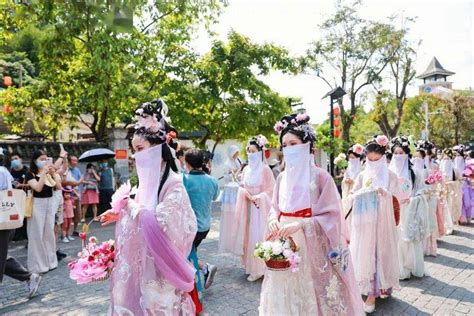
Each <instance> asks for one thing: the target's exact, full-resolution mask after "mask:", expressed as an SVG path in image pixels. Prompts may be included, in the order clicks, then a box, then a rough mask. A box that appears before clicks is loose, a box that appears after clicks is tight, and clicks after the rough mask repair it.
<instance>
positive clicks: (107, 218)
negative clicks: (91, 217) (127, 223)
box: [99, 210, 119, 226]
mask: <svg viewBox="0 0 474 316" xmlns="http://www.w3.org/2000/svg"><path fill="white" fill-rule="evenodd" d="M118 218H119V214H117V213H115V212H114V211H112V210H108V211H106V212H105V213H103V214H102V215H100V216H99V220H100V222H101V223H102V226H106V225H109V224H112V223H114V222H116V221H118Z"/></svg>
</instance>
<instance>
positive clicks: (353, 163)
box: [341, 158, 362, 229]
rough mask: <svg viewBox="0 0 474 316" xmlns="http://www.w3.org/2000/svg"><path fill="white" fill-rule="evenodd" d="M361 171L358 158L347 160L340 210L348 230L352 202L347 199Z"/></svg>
mask: <svg viewBox="0 0 474 316" xmlns="http://www.w3.org/2000/svg"><path fill="white" fill-rule="evenodd" d="M361 170H362V166H361V162H360V158H353V159H349V165H348V167H347V170H346V172H345V173H344V178H343V179H342V184H341V188H342V209H343V212H344V217H346V216H347V218H346V221H347V223H349V229H350V220H351V216H350V213H349V211H350V209H351V207H352V201H351V199H350V197H349V195H350V193H351V191H352V188H353V187H354V183H355V180H356V179H357V176H358V175H359V173H360V172H361ZM348 179H350V180H352V183H351V184H349V183H348V182H347V180H348Z"/></svg>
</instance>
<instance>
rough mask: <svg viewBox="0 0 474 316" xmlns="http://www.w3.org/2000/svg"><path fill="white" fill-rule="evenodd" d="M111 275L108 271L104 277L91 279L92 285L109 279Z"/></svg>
mask: <svg viewBox="0 0 474 316" xmlns="http://www.w3.org/2000/svg"><path fill="white" fill-rule="evenodd" d="M111 275H112V271H111V270H109V272H107V275H106V276H103V277H101V278H97V279H93V280H92V283H100V282H104V281H107V280H108V279H109V278H110V276H111Z"/></svg>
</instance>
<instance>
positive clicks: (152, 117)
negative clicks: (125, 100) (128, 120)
mask: <svg viewBox="0 0 474 316" xmlns="http://www.w3.org/2000/svg"><path fill="white" fill-rule="evenodd" d="M167 115H168V106H167V105H166V103H165V102H164V101H163V100H161V99H157V100H153V101H150V102H145V103H142V104H141V105H140V106H139V107H138V109H137V110H136V111H135V118H134V120H135V130H136V131H137V132H138V131H140V134H144V135H146V136H149V137H150V136H154V137H158V138H160V139H161V141H163V142H164V141H166V139H167V127H168V126H169V124H168V122H167V121H169V118H168V117H167Z"/></svg>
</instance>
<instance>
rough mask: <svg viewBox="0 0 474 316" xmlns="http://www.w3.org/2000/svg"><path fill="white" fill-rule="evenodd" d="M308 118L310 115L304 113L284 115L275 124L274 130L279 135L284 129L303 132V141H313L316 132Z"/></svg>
mask: <svg viewBox="0 0 474 316" xmlns="http://www.w3.org/2000/svg"><path fill="white" fill-rule="evenodd" d="M309 120H310V117H309V115H308V114H306V113H298V114H290V115H286V116H284V117H283V118H282V119H281V120H280V121H278V122H277V123H276V124H275V126H274V130H275V132H276V133H277V134H279V135H281V133H282V132H283V131H285V130H293V131H299V132H302V133H304V136H303V141H309V142H314V141H315V140H316V132H315V131H314V129H313V127H312V126H311V125H310V124H309Z"/></svg>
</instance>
